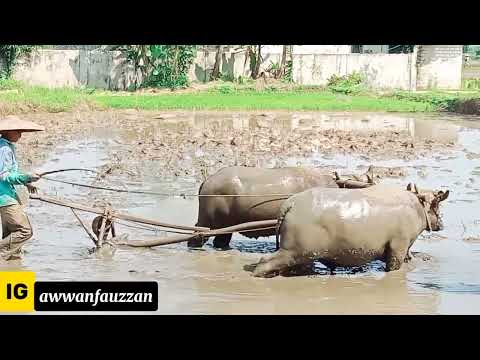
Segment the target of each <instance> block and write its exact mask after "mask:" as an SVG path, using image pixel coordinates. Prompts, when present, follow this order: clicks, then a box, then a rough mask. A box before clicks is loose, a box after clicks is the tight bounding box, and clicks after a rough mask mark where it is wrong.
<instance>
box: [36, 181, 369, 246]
mask: <svg viewBox="0 0 480 360" xmlns="http://www.w3.org/2000/svg"><path fill="white" fill-rule="evenodd" d="M335 181H336V183H337V185H338V187H339V188H355V189H358V188H365V187H369V186H372V185H374V182H373V180H372V178H371V177H368V180H367V181H360V180H351V179H347V180H345V179H343V180H342V179H341V178H340V177H339V176H338V174H337V173H335ZM276 195H281V194H276ZM276 195H272V194H265V195H206V196H256V197H262V196H265V197H272V196H276ZM292 195H293V194H283V196H282V197H279V198H278V200H284V199H287V198H288V197H290V196H292ZM197 196H202V195H197ZM30 198H31V199H34V200H39V201H43V202H46V203H50V204H54V205H58V206H63V207H68V208H70V209H71V210H72V212H73V214H74V216H75V217H76V219H77V220H78V221H79V223H80V225H81V226H82V227H83V229H84V230H85V232H86V233H87V235H88V236H89V237H90V239H91V240H92V241H93V242H94V244H95V246H96V247H97V250H98V249H100V248H102V247H103V246H104V245H105V244H108V245H110V246H115V245H125V246H131V247H153V246H160V245H168V244H175V243H180V242H186V241H190V240H194V239H202V238H208V237H211V236H215V235H220V234H230V233H234V232H249V231H259V230H267V229H275V228H276V226H277V220H276V219H272V220H262V221H252V222H246V223H242V224H237V225H234V226H229V227H225V228H221V229H210V228H207V227H199V226H186V225H178V224H169V223H164V222H160V221H157V220H152V219H147V218H142V217H137V216H132V215H128V214H125V213H120V212H118V211H115V210H114V209H113V208H112V207H111V206H110V205H106V206H105V207H104V208H103V209H102V208H95V207H91V206H86V205H82V204H77V203H73V202H70V201H65V200H60V199H57V198H53V197H48V196H44V195H40V194H37V193H33V194H30ZM77 211H84V212H89V213H93V214H97V216H96V217H95V218H94V219H93V222H92V224H91V227H90V228H89V227H88V226H87V225H86V224H85V222H84V221H83V220H82V218H81V217H80V216H79V215H78V213H77ZM116 220H117V222H118V220H124V221H127V222H132V223H138V224H145V225H151V226H154V227H159V228H164V229H174V230H164V231H166V232H170V233H176V235H171V236H166V237H161V238H156V239H148V240H133V241H132V240H127V239H126V238H125V236H117V233H116V228H115V221H116ZM277 246H278V245H277Z"/></svg>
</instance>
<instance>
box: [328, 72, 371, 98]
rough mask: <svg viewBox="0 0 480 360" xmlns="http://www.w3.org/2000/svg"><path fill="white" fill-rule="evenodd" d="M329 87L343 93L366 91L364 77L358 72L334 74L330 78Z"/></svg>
mask: <svg viewBox="0 0 480 360" xmlns="http://www.w3.org/2000/svg"><path fill="white" fill-rule="evenodd" d="M327 89H329V90H331V91H333V92H337V93H342V94H346V95H348V94H358V93H360V92H362V91H364V90H365V89H364V79H363V77H362V75H361V74H359V73H358V72H353V73H351V74H349V75H344V76H337V75H332V76H331V77H330V78H329V79H328V83H327Z"/></svg>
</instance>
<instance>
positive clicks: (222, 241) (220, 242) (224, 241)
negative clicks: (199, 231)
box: [213, 234, 232, 249]
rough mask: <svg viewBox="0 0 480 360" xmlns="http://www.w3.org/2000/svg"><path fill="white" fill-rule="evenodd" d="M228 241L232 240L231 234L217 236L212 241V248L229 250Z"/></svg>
mask: <svg viewBox="0 0 480 360" xmlns="http://www.w3.org/2000/svg"><path fill="white" fill-rule="evenodd" d="M230 240H232V234H222V235H217V236H215V238H214V239H213V247H214V248H216V249H228V248H230Z"/></svg>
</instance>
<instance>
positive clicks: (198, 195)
mask: <svg viewBox="0 0 480 360" xmlns="http://www.w3.org/2000/svg"><path fill="white" fill-rule="evenodd" d="M42 179H44V180H48V181H53V182H58V183H62V184H68V185H73V186H79V187H85V188H90V189H97V190H107V191H114V192H121V193H129V194H143V195H156V196H166V197H170V196H175V197H183V198H186V197H266V196H292V195H294V194H262V195H259V194H239V195H235V194H218V195H217V194H169V193H160V192H155V191H143V190H126V189H116V188H110V187H105V186H96V185H87V184H81V183H76V182H72V181H66V180H58V179H52V178H49V177H42Z"/></svg>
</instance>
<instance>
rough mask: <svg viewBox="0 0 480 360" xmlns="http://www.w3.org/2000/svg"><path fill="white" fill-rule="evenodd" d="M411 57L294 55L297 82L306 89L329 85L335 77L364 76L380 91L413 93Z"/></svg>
mask: <svg viewBox="0 0 480 360" xmlns="http://www.w3.org/2000/svg"><path fill="white" fill-rule="evenodd" d="M411 61H412V55H411V54H343V55H325V54H320V55H293V79H294V81H295V82H296V83H299V84H304V85H326V84H327V82H328V79H329V78H330V77H331V76H332V75H334V74H335V75H339V76H343V75H348V74H351V73H353V72H355V71H356V72H360V73H361V74H363V75H364V76H365V78H366V81H367V84H368V86H371V87H372V88H376V89H392V88H393V89H406V90H409V89H411V88H412V87H413V86H414V84H413V82H412V74H411V72H412V67H411Z"/></svg>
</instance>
